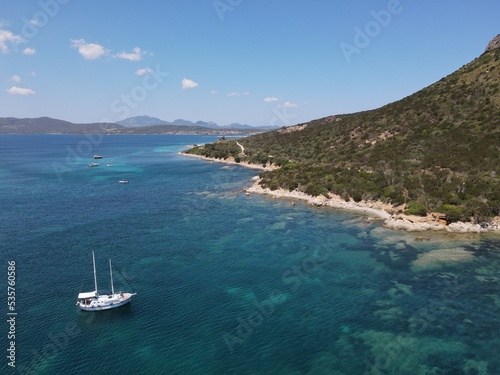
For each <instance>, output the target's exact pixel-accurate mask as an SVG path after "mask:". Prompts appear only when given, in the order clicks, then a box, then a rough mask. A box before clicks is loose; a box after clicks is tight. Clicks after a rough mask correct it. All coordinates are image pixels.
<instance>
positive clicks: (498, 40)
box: [485, 34, 500, 52]
mask: <svg viewBox="0 0 500 375" xmlns="http://www.w3.org/2000/svg"><path fill="white" fill-rule="evenodd" d="M497 48H500V34H498V35H497V36H496V37H494V38H493V40H492V41H491V42H489V43H488V46H487V47H486V51H485V52H488V51H491V50H494V49H497Z"/></svg>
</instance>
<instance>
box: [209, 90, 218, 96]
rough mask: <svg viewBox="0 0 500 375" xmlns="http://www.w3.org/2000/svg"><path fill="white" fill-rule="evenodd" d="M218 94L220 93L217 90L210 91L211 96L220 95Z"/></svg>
mask: <svg viewBox="0 0 500 375" xmlns="http://www.w3.org/2000/svg"><path fill="white" fill-rule="evenodd" d="M218 93H219V92H218V91H217V90H210V94H213V95H215V94H218Z"/></svg>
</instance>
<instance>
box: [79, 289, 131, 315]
mask: <svg viewBox="0 0 500 375" xmlns="http://www.w3.org/2000/svg"><path fill="white" fill-rule="evenodd" d="M134 295H135V293H133V294H132V293H123V294H115V295H103V296H97V297H95V298H92V299H91V300H90V301H79V302H78V305H79V306H80V309H81V310H82V311H102V310H111V309H116V308H118V307H121V306H123V305H126V304H127V303H129V302H130V301H131V300H132V296H134Z"/></svg>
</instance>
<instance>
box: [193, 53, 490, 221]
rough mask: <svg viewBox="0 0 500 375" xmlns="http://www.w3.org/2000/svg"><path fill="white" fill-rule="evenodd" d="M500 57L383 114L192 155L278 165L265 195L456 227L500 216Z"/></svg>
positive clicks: (478, 62)
mask: <svg viewBox="0 0 500 375" xmlns="http://www.w3.org/2000/svg"><path fill="white" fill-rule="evenodd" d="M499 86H500V49H495V50H491V51H488V52H485V53H484V54H483V55H481V56H480V57H479V58H477V59H475V60H474V61H472V62H471V63H469V64H467V65H465V66H463V67H462V68H461V69H459V70H458V71H456V72H454V73H453V74H451V75H449V76H447V77H445V78H443V79H442V80H440V81H439V82H437V83H435V84H433V85H431V86H429V87H427V88H425V89H423V90H421V91H419V92H417V93H415V94H413V95H411V96H408V97H406V98H404V99H402V100H399V101H397V102H394V103H391V104H389V105H386V106H384V107H382V108H379V109H376V110H371V111H365V112H360V113H354V114H346V115H336V116H331V117H326V118H322V119H318V120H314V121H311V122H309V123H306V124H300V125H296V126H292V127H288V128H281V129H279V130H276V131H272V132H267V133H263V134H259V135H255V136H252V137H248V138H245V139H241V140H239V142H240V143H241V144H242V145H243V146H244V149H245V151H244V152H245V153H244V155H243V154H240V153H241V148H240V147H239V146H238V145H237V144H236V142H235V141H224V140H223V141H219V142H216V143H215V144H211V145H205V146H204V147H196V148H194V149H192V150H189V151H188V152H190V153H196V154H201V155H205V156H211V157H217V158H222V159H225V158H228V157H234V158H235V159H236V160H237V161H238V160H241V161H243V160H246V161H249V162H253V163H259V164H266V163H273V164H276V165H279V166H281V168H280V169H277V170H274V171H271V172H265V173H263V174H262V175H261V177H262V178H263V179H262V182H261V184H263V185H264V187H270V188H271V189H276V188H278V187H282V188H285V189H290V190H293V189H299V190H301V191H304V192H306V193H309V194H311V195H320V194H323V195H328V193H334V194H337V195H341V196H342V197H344V198H345V199H349V198H353V199H354V200H356V201H360V200H381V201H385V202H389V203H392V204H393V205H395V206H397V205H401V204H406V210H407V213H414V214H421V215H424V214H425V213H426V212H428V211H439V212H443V213H445V214H446V215H447V220H448V221H450V222H451V221H458V220H462V221H469V220H470V219H471V218H474V219H475V220H476V221H484V220H488V217H492V216H497V215H500V87H499Z"/></svg>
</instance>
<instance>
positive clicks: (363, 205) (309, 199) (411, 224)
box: [180, 152, 500, 233]
mask: <svg viewBox="0 0 500 375" xmlns="http://www.w3.org/2000/svg"><path fill="white" fill-rule="evenodd" d="M180 155H184V156H190V157H195V158H198V159H203V160H207V161H211V162H217V163H224V164H234V165H241V166H243V167H246V168H252V169H257V170H263V171H264V170H267V171H269V170H274V169H277V168H278V167H276V166H266V167H264V166H262V165H257V164H250V163H246V162H240V163H237V162H236V161H235V160H234V159H233V158H229V159H227V160H222V159H214V158H207V157H204V156H201V155H191V154H185V153H182V152H181V153H180ZM252 181H253V185H252V186H250V187H249V188H247V189H245V192H246V193H247V194H262V195H268V196H272V197H275V198H285V199H295V200H301V201H304V202H306V203H308V204H310V205H312V206H316V207H330V208H334V209H342V210H349V211H356V212H362V213H364V214H367V215H369V216H372V217H375V218H377V219H379V220H383V221H384V226H385V227H387V228H390V229H395V230H405V231H408V232H425V231H445V232H449V233H486V232H498V233H500V218H499V217H496V218H495V219H494V220H493V222H492V223H490V225H489V226H488V227H486V228H485V227H482V226H481V225H479V224H473V223H464V222H456V223H451V224H449V225H446V224H445V223H443V222H442V221H441V220H439V215H437V214H435V213H430V214H428V215H427V216H425V217H422V216H414V215H405V214H402V213H395V208H394V207H393V206H392V205H390V204H385V203H383V202H379V201H368V202H365V201H361V202H355V201H353V200H352V199H351V200H350V201H348V202H346V201H345V200H344V199H342V198H341V197H340V196H338V195H334V194H330V195H329V197H328V198H327V197H325V196H322V195H321V196H317V197H313V196H311V195H308V194H306V193H303V192H300V191H297V190H294V191H288V190H284V189H281V188H280V189H276V190H271V189H269V188H263V187H262V186H261V185H260V178H259V176H255V177H254V178H252Z"/></svg>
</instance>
